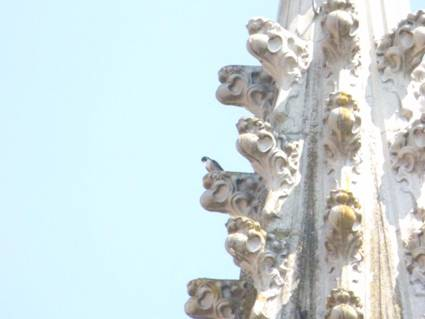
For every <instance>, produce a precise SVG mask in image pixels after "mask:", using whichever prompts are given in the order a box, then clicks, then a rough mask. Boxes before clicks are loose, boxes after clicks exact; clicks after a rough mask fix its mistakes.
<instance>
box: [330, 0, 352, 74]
mask: <svg viewBox="0 0 425 319" xmlns="http://www.w3.org/2000/svg"><path fill="white" fill-rule="evenodd" d="M322 13H323V18H322V28H323V30H324V31H325V32H326V38H325V40H324V41H323V44H322V49H323V53H324V55H325V59H326V65H327V66H328V67H331V68H334V67H347V66H350V65H353V66H354V67H357V66H358V65H359V64H360V59H359V51H360V45H359V38H358V36H357V29H358V27H359V21H358V19H357V14H356V12H355V9H354V4H353V3H352V1H349V0H327V1H326V2H325V3H324V4H323V5H322Z"/></svg>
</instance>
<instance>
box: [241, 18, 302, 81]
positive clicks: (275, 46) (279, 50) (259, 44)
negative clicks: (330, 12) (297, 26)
mask: <svg viewBox="0 0 425 319" xmlns="http://www.w3.org/2000/svg"><path fill="white" fill-rule="evenodd" d="M247 28H248V32H249V39H248V51H249V52H250V53H251V54H252V55H253V56H254V57H256V58H257V59H258V60H259V61H260V62H261V64H262V65H263V67H264V70H265V71H266V72H267V73H268V74H270V75H271V76H272V77H273V79H274V80H275V81H276V82H277V83H279V84H280V85H282V86H284V87H285V88H288V87H290V86H291V85H292V83H294V82H296V81H298V80H299V79H300V78H301V74H302V73H303V72H304V71H305V69H306V68H307V66H308V63H309V58H308V50H307V43H306V42H305V41H304V40H302V39H300V38H299V37H298V36H296V35H295V34H292V33H291V32H289V31H288V30H285V29H284V28H283V27H282V26H281V25H280V24H279V23H277V22H274V21H271V20H268V19H265V18H253V19H251V20H249V22H248V25H247Z"/></svg>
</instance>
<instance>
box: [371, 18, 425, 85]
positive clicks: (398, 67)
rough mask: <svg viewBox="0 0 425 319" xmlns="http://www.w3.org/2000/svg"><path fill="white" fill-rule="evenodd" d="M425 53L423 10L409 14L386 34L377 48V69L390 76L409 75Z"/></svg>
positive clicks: (424, 19)
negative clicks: (394, 74)
mask: <svg viewBox="0 0 425 319" xmlns="http://www.w3.org/2000/svg"><path fill="white" fill-rule="evenodd" d="M424 53H425V12H424V11H418V12H417V13H416V14H409V15H408V16H407V18H406V19H404V20H402V21H401V22H400V23H399V24H398V26H397V28H396V29H395V30H394V31H393V32H391V33H390V34H388V35H386V36H385V37H384V38H383V39H382V41H381V43H380V44H379V46H378V48H377V55H378V69H379V70H380V71H381V72H383V73H384V74H386V75H387V76H391V74H392V73H401V74H403V75H404V76H405V77H410V74H411V72H412V71H413V70H414V69H415V68H416V67H417V66H418V65H419V63H420V62H421V60H422V57H423V55H424Z"/></svg>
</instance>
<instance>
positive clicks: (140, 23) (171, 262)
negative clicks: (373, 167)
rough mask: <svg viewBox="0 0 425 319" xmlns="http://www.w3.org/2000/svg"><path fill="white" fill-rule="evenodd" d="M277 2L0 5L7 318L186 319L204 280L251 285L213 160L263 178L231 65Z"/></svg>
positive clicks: (55, 0)
mask: <svg viewBox="0 0 425 319" xmlns="http://www.w3.org/2000/svg"><path fill="white" fill-rule="evenodd" d="M421 1H422V0H421ZM415 2H416V3H414V7H416V8H418V7H419V2H420V1H419V0H417V1H415ZM277 6H278V1H277V0H269V1H264V0H243V1H242V0H238V1H229V0H204V1H202V0H185V1H171V0H167V1H165V0H163V1H160V0H156V1H146V0H142V1H140V0H120V1H118V0H116V1H108V0H102V1H100V0H73V1H65V0H60V1H59V0H38V1H34V0H13V1H5V0H3V1H0V39H1V42H2V49H1V51H0V147H1V156H0V318H2V319H29V318H31V319H93V318H96V319H97V318H99V319H100V318H102V319H117V318H125V319H132V318H134V319H136V318H138V319H140V318H150V319H169V318H174V319H183V318H186V316H185V315H184V312H183V305H184V303H185V301H186V300H187V294H186V287H185V286H186V283H187V282H188V281H189V280H190V279H194V278H197V277H211V278H229V279H232V278H237V276H238V269H237V268H236V266H234V265H233V262H232V260H231V258H230V256H229V255H228V254H226V252H225V250H224V240H225V236H226V232H225V228H224V223H225V221H226V216H223V215H220V214H214V213H207V212H204V211H203V209H202V208H201V207H200V205H199V203H198V201H199V196H200V195H201V193H202V191H203V190H202V186H201V178H202V176H203V175H204V170H203V167H202V165H201V163H200V158H201V156H203V155H209V156H211V157H214V158H216V159H217V160H219V161H220V163H221V164H222V166H224V168H225V169H227V170H237V171H251V168H250V167H249V165H248V163H247V161H245V160H243V159H242V157H241V156H240V155H239V154H238V153H237V151H236V149H235V147H234V144H235V140H236V138H237V135H236V129H235V126H234V125H235V123H236V121H237V119H238V118H239V117H240V116H241V115H244V114H245V113H244V112H243V110H241V109H238V108H233V107H225V106H221V105H220V104H219V103H218V102H217V101H216V100H215V98H214V93H215V89H216V87H217V83H218V81H217V71H218V69H219V68H220V67H221V66H224V65H227V64H258V63H257V62H256V61H255V60H254V59H253V58H251V56H250V55H249V54H248V53H247V51H246V49H245V42H246V38H247V35H246V30H245V24H246V22H247V21H248V19H249V18H250V17H252V16H258V15H260V16H266V17H270V18H274V17H275V16H276V12H277Z"/></svg>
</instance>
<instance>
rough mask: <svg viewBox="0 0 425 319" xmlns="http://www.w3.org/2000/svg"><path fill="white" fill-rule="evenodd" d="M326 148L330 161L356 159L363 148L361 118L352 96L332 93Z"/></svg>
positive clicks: (326, 132)
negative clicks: (337, 158) (361, 147)
mask: <svg viewBox="0 0 425 319" xmlns="http://www.w3.org/2000/svg"><path fill="white" fill-rule="evenodd" d="M324 123H325V125H326V129H325V139H324V146H325V150H326V153H327V155H328V157H329V158H330V159H336V157H339V158H342V159H354V157H355V155H356V154H357V152H358V150H359V149H360V146H361V140H360V125H361V117H360V114H359V108H358V106H357V103H356V102H355V101H354V100H353V98H352V97H351V95H349V94H347V93H343V92H337V93H332V94H331V95H330V96H329V99H328V101H327V107H326V114H325V119H324Z"/></svg>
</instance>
